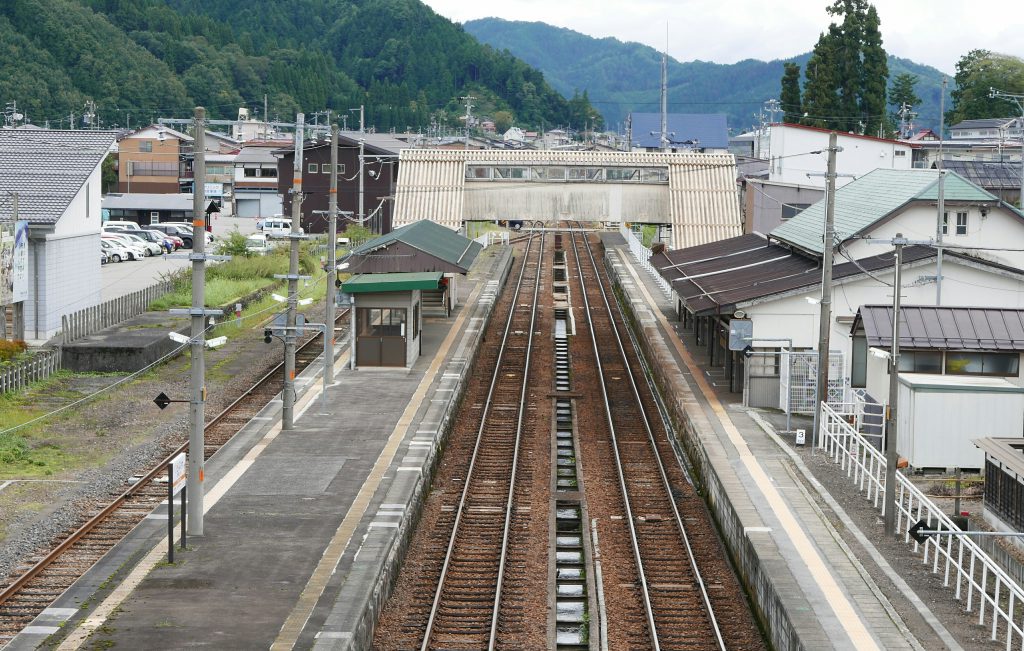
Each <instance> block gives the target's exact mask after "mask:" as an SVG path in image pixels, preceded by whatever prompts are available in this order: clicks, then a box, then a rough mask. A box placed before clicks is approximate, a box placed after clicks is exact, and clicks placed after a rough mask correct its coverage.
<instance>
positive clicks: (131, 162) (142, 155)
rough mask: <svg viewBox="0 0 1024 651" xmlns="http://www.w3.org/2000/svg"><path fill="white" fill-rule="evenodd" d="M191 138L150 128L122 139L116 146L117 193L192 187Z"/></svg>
mask: <svg viewBox="0 0 1024 651" xmlns="http://www.w3.org/2000/svg"><path fill="white" fill-rule="evenodd" d="M191 153H192V136H190V135H188V134H185V133H182V132H180V131H176V130H174V129H171V128H168V127H165V126H158V125H151V126H148V127H144V128H142V129H139V130H137V131H135V132H133V133H131V134H130V135H128V136H125V137H124V138H122V139H121V141H120V142H119V143H118V145H117V161H118V165H117V167H118V172H117V179H118V185H117V189H118V192H124V193H131V192H143V193H149V194H153V193H177V192H180V191H181V185H182V183H183V182H184V183H186V184H187V185H190V184H191V178H192V176H191V175H192V168H191V165H190V164H189V165H186V160H187V157H188V156H190V155H191Z"/></svg>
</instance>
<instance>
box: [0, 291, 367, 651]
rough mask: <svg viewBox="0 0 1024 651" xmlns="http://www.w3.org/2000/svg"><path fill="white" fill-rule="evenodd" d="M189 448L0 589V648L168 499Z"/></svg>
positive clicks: (252, 407)
mask: <svg viewBox="0 0 1024 651" xmlns="http://www.w3.org/2000/svg"><path fill="white" fill-rule="evenodd" d="M347 313H348V311H347V310H346V311H344V312H343V313H341V314H340V315H339V317H338V319H337V320H336V321H335V323H338V322H341V323H347V322H348V319H347V318H346V315H347ZM322 336H323V335H322V334H319V333H318V334H316V335H315V336H313V337H311V338H310V339H309V340H307V341H306V342H305V343H303V344H302V345H301V346H300V347H298V348H297V350H296V360H295V365H296V372H300V371H301V370H302V369H304V368H305V367H307V366H308V365H309V364H311V363H312V362H313V360H315V359H316V358H317V357H319V355H320V354H321V352H322V350H323V344H322V339H321V337H322ZM283 369H284V363H283V362H282V363H281V364H278V365H277V366H276V367H274V368H273V369H272V370H271V371H270V372H268V373H267V374H266V375H264V376H263V377H262V378H260V379H259V380H258V381H257V382H256V383H254V384H253V386H252V387H250V388H249V389H248V390H247V391H245V392H244V393H243V394H242V395H241V396H239V397H238V398H237V399H236V400H235V401H234V402H232V403H231V404H230V405H229V406H228V407H227V408H225V409H224V410H223V411H221V412H220V413H219V414H217V415H216V416H215V417H214V418H213V419H212V420H210V422H208V423H207V424H206V427H205V434H204V444H205V445H204V447H205V449H204V451H203V453H204V458H206V459H209V458H210V457H211V456H213V454H214V453H215V452H217V450H219V449H220V448H221V447H222V446H224V445H225V444H226V443H227V442H228V441H229V440H231V437H232V436H234V435H235V434H236V433H237V432H238V431H239V430H240V429H241V428H242V427H243V426H244V425H245V424H246V423H248V422H249V420H250V419H251V418H252V417H253V416H255V415H256V414H257V413H258V412H259V411H260V410H261V409H262V408H263V407H264V406H265V405H266V404H267V403H268V402H269V401H270V400H271V399H273V397H274V396H276V395H277V394H278V393H279V392H280V387H281V382H282V380H283ZM186 451H188V443H187V442H186V443H183V444H182V445H180V446H179V447H177V448H176V449H175V450H174V451H172V452H171V453H170V454H169V455H167V457H166V458H164V459H163V460H162V461H160V462H159V463H157V464H156V465H155V466H154V467H153V468H152V469H150V470H149V472H147V473H146V474H145V475H143V476H142V477H140V478H139V480H138V481H136V482H135V483H133V484H132V485H131V487H129V488H128V489H127V490H125V491H124V492H123V493H122V494H120V495H118V496H116V497H115V498H114V499H113V500H112V501H110V502H109V503H106V504H97V505H96V506H95V507H94V508H93V509H92V510H91V511H88V512H86V513H84V514H83V521H82V522H81V523H80V525H79V526H78V528H77V529H75V530H74V531H73V532H72V533H70V534H69V535H68V536H67V537H66V538H64V540H62V541H61V542H60V543H59V544H58V545H56V546H55V547H54V548H53V549H52V550H51V551H50V552H49V553H47V554H45V555H44V556H42V557H41V558H38V560H36V562H35V563H34V564H33V565H32V566H31V567H29V568H28V569H27V570H26V571H24V572H23V573H22V574H20V575H19V576H17V577H15V578H13V580H11V581H10V582H8V583H7V584H6V585H4V586H3V590H2V591H0V648H2V647H3V646H6V644H7V643H8V642H9V641H10V640H11V639H13V638H14V636H16V635H17V634H18V633H19V632H21V630H22V629H23V628H25V627H26V626H27V625H28V624H29V623H31V622H32V620H33V619H35V617H36V616H37V615H39V613H41V612H42V611H43V610H45V609H46V608H47V607H48V606H49V605H50V604H52V603H53V602H54V601H55V600H56V599H57V598H58V597H59V596H60V595H61V594H63V593H64V591H65V590H67V589H68V588H69V587H70V586H71V585H72V584H73V583H74V582H75V581H77V580H78V579H79V578H80V577H81V576H82V575H84V574H85V573H86V572H87V571H88V570H89V568H91V567H92V566H93V565H95V564H96V562H98V561H99V560H100V559H101V558H102V557H103V556H104V555H105V554H106V553H107V552H108V551H109V550H110V549H111V548H113V547H114V546H115V545H116V544H117V543H118V542H120V541H121V539H123V538H124V536H125V535H127V534H128V532H130V531H131V530H132V529H133V528H134V527H135V526H136V525H137V524H138V523H139V522H141V521H142V520H143V519H145V517H146V516H147V515H149V514H150V513H151V512H152V511H153V509H154V508H156V507H157V506H159V505H160V503H161V502H162V501H163V500H165V499H166V498H167V488H166V484H165V483H162V480H163V479H164V477H166V474H167V472H166V471H167V465H168V464H169V463H170V461H171V459H173V458H174V457H175V456H177V455H178V454H180V453H181V452H186Z"/></svg>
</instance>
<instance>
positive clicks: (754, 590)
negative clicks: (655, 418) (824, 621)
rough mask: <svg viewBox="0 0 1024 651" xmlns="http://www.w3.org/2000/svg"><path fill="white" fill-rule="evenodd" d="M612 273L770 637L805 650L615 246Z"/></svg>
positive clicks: (726, 468) (709, 431)
mask: <svg viewBox="0 0 1024 651" xmlns="http://www.w3.org/2000/svg"><path fill="white" fill-rule="evenodd" d="M605 260H606V266H607V268H608V273H609V275H610V277H611V278H612V280H613V282H614V283H615V284H616V285H617V288H619V289H621V292H620V298H622V297H625V299H626V300H620V305H622V306H623V307H624V309H625V312H626V313H627V315H628V318H629V319H630V320H632V321H633V324H632V325H633V326H634V329H635V331H636V333H637V335H638V336H637V339H638V340H639V341H640V345H641V348H643V352H644V355H645V356H646V357H647V359H648V360H650V361H651V362H652V363H651V364H650V366H651V369H652V370H653V372H654V378H655V382H656V384H657V385H658V388H659V390H660V391H661V394H662V397H663V398H664V400H665V403H666V407H667V408H668V410H669V414H670V417H671V420H672V425H673V427H674V428H675V431H676V436H677V437H678V440H679V443H680V444H681V445H682V447H683V449H684V451H685V453H686V456H687V458H688V459H689V461H690V464H691V466H692V469H693V473H692V476H693V478H694V480H695V481H696V482H698V490H700V491H701V494H702V495H703V497H704V500H705V502H706V503H707V505H708V508H709V509H710V510H711V513H712V515H713V516H714V518H715V521H716V523H717V525H718V528H719V533H720V534H721V536H722V540H723V542H724V543H725V545H726V548H727V549H728V552H729V554H730V556H731V557H732V561H733V564H734V565H735V566H736V568H737V572H738V574H739V576H740V580H741V582H742V583H743V586H744V589H745V590H746V591H747V594H748V595H749V597H750V599H751V601H752V602H753V605H754V608H755V611H756V615H757V616H758V618H759V619H760V622H761V625H762V626H763V627H764V629H765V630H766V631H767V635H768V639H769V641H770V642H771V644H772V646H773V647H774V648H775V649H778V650H780V651H788V650H797V649H804V648H806V647H805V646H804V644H803V643H802V642H801V641H800V639H799V637H798V636H797V632H796V629H795V628H794V627H793V624H792V621H791V620H790V617H789V613H788V612H787V611H786V609H785V607H784V605H783V603H782V600H781V598H780V597H779V594H778V592H777V591H776V590H775V587H774V585H773V584H772V582H771V580H770V579H769V577H768V575H767V572H766V570H765V568H764V564H763V560H762V558H761V557H760V555H759V554H758V550H757V549H756V548H755V547H754V545H753V544H752V543H751V541H750V538H748V537H747V535H746V534H745V532H744V527H745V526H748V525H749V523H747V524H745V523H744V522H743V521H742V519H741V516H740V514H739V513H738V512H737V511H736V509H735V508H734V507H733V505H732V503H731V502H730V500H729V498H728V495H727V492H726V489H725V485H724V482H723V480H722V476H721V474H720V473H722V472H732V465H731V463H730V460H729V458H728V456H727V452H726V450H725V449H723V448H722V446H721V445H720V444H719V441H718V439H717V438H716V437H715V435H714V430H713V428H712V426H711V423H710V422H709V421H708V419H707V416H706V415H705V414H704V410H703V409H702V408H701V405H700V404H699V402H698V401H697V398H696V396H695V395H694V393H693V390H692V389H691V388H690V385H689V384H688V383H687V381H686V379H685V377H683V374H682V373H681V372H680V371H679V369H678V368H677V366H676V364H674V363H666V364H659V363H657V360H672V359H673V351H672V350H670V347H669V344H668V343H667V342H666V341H665V338H664V336H663V334H662V331H661V329H660V328H659V327H658V322H657V320H656V318H655V316H654V314H653V313H652V312H651V310H650V308H649V307H648V305H647V304H646V303H645V302H644V301H643V300H642V299H640V298H639V296H640V293H639V292H638V291H637V290H636V288H635V283H634V281H633V278H632V276H631V275H630V274H629V272H628V271H627V270H626V268H625V267H624V266H623V264H622V261H621V260H620V258H619V254H618V252H617V251H615V250H608V251H607V252H606V258H605Z"/></svg>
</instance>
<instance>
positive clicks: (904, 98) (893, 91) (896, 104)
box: [889, 72, 921, 137]
mask: <svg viewBox="0 0 1024 651" xmlns="http://www.w3.org/2000/svg"><path fill="white" fill-rule="evenodd" d="M917 79H918V77H917V75H912V74H910V73H909V72H904V73H903V74H899V75H896V77H895V78H894V79H893V80H892V88H890V89H889V104H890V105H891V106H892V107H893V109H894V110H893V112H892V113H891V114H890V116H889V117H890V121H891V123H892V125H899V124H901V123H902V117H901V115H900V111H902V110H903V106H904V105H906V106H907V109H908V110H911V109H913V108H914V107H915V106H917V105H919V104H920V103H921V98H920V97H918V96H917V90H916V88H915V87H916V86H917ZM896 130H897V129H893V131H896ZM909 135H911V134H909V133H901V134H900V136H901V137H907V136H909Z"/></svg>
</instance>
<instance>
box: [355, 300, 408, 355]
mask: <svg viewBox="0 0 1024 651" xmlns="http://www.w3.org/2000/svg"><path fill="white" fill-rule="evenodd" d="M407 312H408V310H406V309H405V308H394V307H383V308H380V307H361V308H359V309H358V314H357V315H356V320H357V326H358V333H359V334H358V336H357V338H356V365H357V366H398V367H404V366H405V365H406V348H407V345H406V316H407Z"/></svg>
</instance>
